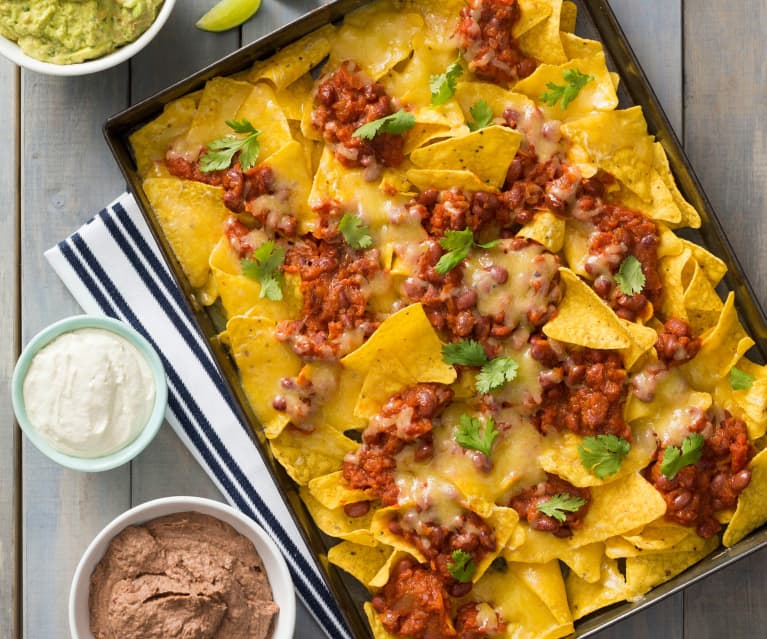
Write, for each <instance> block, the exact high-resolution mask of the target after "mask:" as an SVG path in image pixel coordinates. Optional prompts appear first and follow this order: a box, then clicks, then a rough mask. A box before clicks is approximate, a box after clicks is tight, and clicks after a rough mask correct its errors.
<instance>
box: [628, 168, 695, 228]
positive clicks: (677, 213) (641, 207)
mask: <svg viewBox="0 0 767 639" xmlns="http://www.w3.org/2000/svg"><path fill="white" fill-rule="evenodd" d="M614 199H615V200H617V201H618V202H619V203H620V204H622V205H623V206H625V207H626V208H629V209H633V210H635V211H641V212H642V213H644V214H645V215H647V217H649V218H651V219H653V220H656V221H660V222H666V223H667V224H669V225H674V226H675V225H678V224H679V223H680V222H681V221H682V211H681V210H680V209H679V207H678V206H677V204H676V202H675V201H674V198H673V196H672V194H671V191H669V189H668V187H667V186H666V183H665V182H664V180H663V178H662V177H661V176H660V174H659V173H658V172H657V171H656V170H655V169H652V170H651V172H650V200H649V201H648V202H644V201H643V200H642V198H640V197H639V196H638V195H636V194H635V193H634V192H633V191H631V190H630V189H629V188H627V187H622V188H621V190H620V192H619V193H618V194H616V195H615V196H614Z"/></svg>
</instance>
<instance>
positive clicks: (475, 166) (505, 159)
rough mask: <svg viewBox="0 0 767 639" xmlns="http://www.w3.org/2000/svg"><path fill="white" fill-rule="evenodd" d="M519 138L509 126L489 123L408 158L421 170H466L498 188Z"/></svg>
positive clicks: (424, 148)
mask: <svg viewBox="0 0 767 639" xmlns="http://www.w3.org/2000/svg"><path fill="white" fill-rule="evenodd" d="M522 137H523V136H522V134H521V133H519V132H518V131H515V130H513V129H510V128H509V127H504V126H489V127H486V128H484V129H480V130H479V131H474V132H473V133H469V134H468V135H464V136H462V137H457V138H450V139H448V140H443V141H441V142H435V143H433V144H429V145H428V146H425V147H421V148H419V149H416V150H415V151H413V152H412V153H411V154H410V160H411V161H412V162H413V164H415V165H416V166H417V167H420V168H423V169H436V170H440V169H444V170H451V171H470V172H472V173H474V174H475V175H476V176H477V177H479V179H480V180H482V181H483V182H484V183H485V184H489V185H491V186H493V187H495V188H499V187H501V186H502V185H503V182H504V180H505V179H506V172H507V170H508V168H509V165H510V164H511V161H512V160H513V159H514V156H515V155H516V153H517V149H519V145H520V143H521V141H522ZM408 177H409V176H408Z"/></svg>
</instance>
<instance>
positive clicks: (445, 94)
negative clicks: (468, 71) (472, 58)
mask: <svg viewBox="0 0 767 639" xmlns="http://www.w3.org/2000/svg"><path fill="white" fill-rule="evenodd" d="M462 75H463V67H462V66H461V59H460V58H458V59H457V60H456V61H455V62H453V63H452V64H451V65H450V66H448V67H447V69H445V72H444V73H440V74H439V75H433V76H431V77H430V78H429V89H430V91H431V105H432V106H439V105H440V104H445V102H447V101H448V100H449V99H450V98H452V97H453V96H454V95H455V87H456V84H457V82H458V78H460V77H461V76H462Z"/></svg>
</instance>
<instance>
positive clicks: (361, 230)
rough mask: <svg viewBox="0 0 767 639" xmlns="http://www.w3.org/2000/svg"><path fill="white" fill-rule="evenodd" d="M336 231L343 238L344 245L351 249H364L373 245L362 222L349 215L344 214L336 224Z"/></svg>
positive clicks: (368, 232) (368, 230)
mask: <svg viewBox="0 0 767 639" xmlns="http://www.w3.org/2000/svg"><path fill="white" fill-rule="evenodd" d="M338 230H339V231H341V234H342V235H343V236H344V240H346V243H347V244H348V245H349V246H351V247H352V248H356V249H366V248H370V247H371V246H372V245H373V238H372V237H371V236H370V229H368V227H367V226H365V225H364V224H362V220H360V218H358V217H357V216H356V215H352V214H351V213H344V216H343V217H342V218H341V221H340V222H339V223H338Z"/></svg>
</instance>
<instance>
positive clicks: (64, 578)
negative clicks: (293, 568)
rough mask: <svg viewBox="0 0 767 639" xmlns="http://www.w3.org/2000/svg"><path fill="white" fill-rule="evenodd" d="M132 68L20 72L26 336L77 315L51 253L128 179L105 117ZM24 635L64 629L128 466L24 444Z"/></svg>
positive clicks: (118, 502)
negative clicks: (90, 550) (79, 468)
mask: <svg viewBox="0 0 767 639" xmlns="http://www.w3.org/2000/svg"><path fill="white" fill-rule="evenodd" d="M126 72H127V67H126V66H122V67H120V68H118V69H114V70H112V71H109V72H106V73H102V74H98V75H95V76H90V77H83V78H63V79H62V78H51V77H46V76H41V75H38V74H35V73H29V72H22V95H21V99H22V108H21V112H22V130H21V135H22V139H21V148H22V150H23V153H22V171H21V242H22V256H21V269H22V270H21V273H22V281H21V290H22V292H23V294H22V302H21V326H22V341H23V342H24V343H26V342H27V341H28V340H29V338H30V337H31V336H32V335H33V334H34V333H35V332H37V331H38V330H39V329H41V328H42V327H44V326H46V325H47V324H49V323H51V322H52V321H54V320H56V319H59V318H61V317H63V316H65V315H71V314H74V313H79V312H80V309H79V308H78V307H77V305H76V304H75V302H74V300H73V299H72V298H71V296H70V295H69V293H68V292H67V290H66V289H65V288H64V286H63V284H61V282H59V280H58V279H57V278H56V277H55V276H54V275H53V273H52V272H51V271H50V269H49V268H48V266H47V264H46V262H45V260H44V258H43V252H44V251H45V249H47V248H48V247H49V246H51V245H53V244H54V243H56V242H57V241H59V240H60V239H62V238H63V237H65V236H66V235H68V234H69V233H70V232H71V231H73V230H74V229H75V228H77V226H79V225H80V224H82V223H83V222H85V220H86V219H87V218H88V217H89V215H91V214H92V213H93V212H95V211H97V210H98V209H99V208H100V207H102V206H103V205H104V204H105V203H106V202H107V201H108V200H109V199H111V198H113V197H114V196H115V194H117V193H119V192H120V190H121V189H122V188H123V187H122V180H121V178H120V175H119V173H118V171H117V169H116V167H115V165H114V162H113V161H112V159H111V157H110V155H109V153H108V151H107V149H106V146H105V145H104V143H103V141H102V136H101V124H102V122H103V120H104V118H105V116H106V115H107V114H108V113H111V112H113V111H115V110H116V109H118V108H119V107H120V106H122V105H123V103H124V100H125V95H126V90H127V82H126ZM22 447H23V458H22V469H23V476H22V491H23V499H24V502H23V519H22V521H23V528H22V534H23V544H24V551H23V558H22V560H23V567H22V579H23V591H24V598H23V609H24V623H23V635H24V636H25V637H51V638H53V637H62V636H65V634H66V630H65V629H66V628H67V627H68V623H67V612H66V610H67V607H66V601H67V597H68V595H69V584H70V580H71V578H72V573H73V572H74V568H75V566H76V564H77V562H78V561H79V559H80V556H81V554H82V552H83V550H84V549H85V547H86V545H87V544H88V543H89V542H90V540H91V539H92V538H93V537H94V536H95V535H96V533H97V532H98V531H99V530H100V529H101V528H102V527H103V526H104V525H105V524H106V523H107V522H108V521H109V520H110V519H112V518H113V517H115V516H116V515H118V514H119V513H121V512H122V511H123V510H125V509H126V508H127V507H128V506H129V505H130V475H129V468H128V467H124V468H121V469H118V470H115V471H111V472H109V473H100V474H95V475H88V474H83V473H75V472H70V471H66V470H64V469H62V468H60V467H59V466H57V465H56V464H54V463H53V462H52V461H50V460H48V458H47V457H44V456H43V455H42V454H41V453H39V452H38V451H37V450H36V449H35V448H34V447H33V446H32V445H31V444H30V443H29V442H28V441H26V440H24V441H23V443H22Z"/></svg>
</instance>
